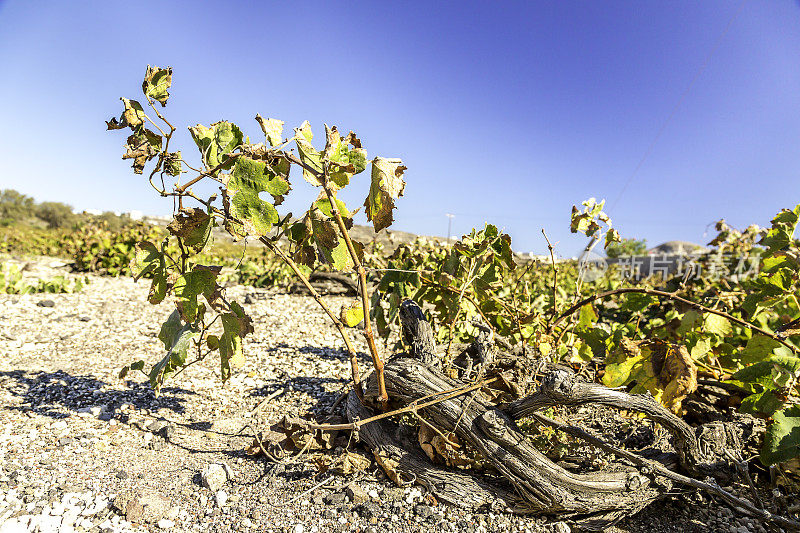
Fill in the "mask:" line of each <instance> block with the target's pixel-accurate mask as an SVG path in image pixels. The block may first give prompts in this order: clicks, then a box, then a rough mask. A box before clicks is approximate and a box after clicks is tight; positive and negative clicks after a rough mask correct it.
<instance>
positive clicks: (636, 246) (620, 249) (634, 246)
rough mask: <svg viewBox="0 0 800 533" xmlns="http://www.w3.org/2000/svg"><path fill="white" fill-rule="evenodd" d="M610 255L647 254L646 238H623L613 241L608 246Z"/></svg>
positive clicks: (607, 252)
mask: <svg viewBox="0 0 800 533" xmlns="http://www.w3.org/2000/svg"><path fill="white" fill-rule="evenodd" d="M606 255H607V256H608V257H623V256H626V255H647V241H646V240H645V239H641V240H637V239H622V241H621V242H613V243H611V244H609V245H608V248H606Z"/></svg>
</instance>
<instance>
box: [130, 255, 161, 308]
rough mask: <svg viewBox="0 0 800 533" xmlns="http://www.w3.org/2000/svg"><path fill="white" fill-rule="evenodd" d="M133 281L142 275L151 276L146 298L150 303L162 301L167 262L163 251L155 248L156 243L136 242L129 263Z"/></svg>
mask: <svg viewBox="0 0 800 533" xmlns="http://www.w3.org/2000/svg"><path fill="white" fill-rule="evenodd" d="M130 268H131V272H132V273H133V279H134V281H137V280H139V279H140V278H141V277H143V276H147V275H150V276H152V277H153V283H152V284H151V285H150V293H149V295H148V297H147V300H148V301H149V302H150V303H151V304H158V303H161V302H162V301H164V298H166V296H167V264H166V260H165V258H164V252H162V251H161V250H159V249H158V248H156V245H155V244H153V243H152V242H149V241H141V242H139V243H137V244H136V251H135V254H134V258H133V261H132V262H131V265H130Z"/></svg>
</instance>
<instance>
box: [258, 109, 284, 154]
mask: <svg viewBox="0 0 800 533" xmlns="http://www.w3.org/2000/svg"><path fill="white" fill-rule="evenodd" d="M256 121H258V124H259V126H261V131H263V132H264V135H266V137H267V141H269V144H270V145H272V146H278V145H279V144H281V135H282V134H283V121H282V120H277V119H274V118H268V119H266V120H265V119H264V117H262V116H261V115H259V114H257V115H256Z"/></svg>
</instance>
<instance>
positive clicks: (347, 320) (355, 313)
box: [339, 302, 364, 328]
mask: <svg viewBox="0 0 800 533" xmlns="http://www.w3.org/2000/svg"><path fill="white" fill-rule="evenodd" d="M339 319H340V320H341V321H342V324H344V325H345V326H347V327H348V328H354V327H356V326H357V325H359V324H360V323H361V322H362V321H363V320H364V308H363V307H362V306H361V303H360V302H353V303H352V304H350V305H349V306H344V305H343V306H342V310H341V312H340V313H339Z"/></svg>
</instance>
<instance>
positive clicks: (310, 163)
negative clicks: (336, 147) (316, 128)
mask: <svg viewBox="0 0 800 533" xmlns="http://www.w3.org/2000/svg"><path fill="white" fill-rule="evenodd" d="M313 139H314V134H313V133H312V132H311V124H309V123H308V121H307V120H306V121H305V122H303V123H302V124H301V125H300V127H299V128H295V129H294V141H295V143H297V153H298V154H299V156H300V161H302V162H303V164H304V165H306V166H307V167H309V168H310V169H312V170H313V171H314V172H310V171H309V170H306V169H305V168H304V169H303V178H304V179H305V180H306V181H307V182H309V183H310V184H311V185H314V186H315V187H320V186H322V183H320V181H319V179H317V176H316V175H315V172H316V173H317V174H322V154H321V153H320V152H319V150H317V149H316V148H314V145H312V144H311V141H312V140H313Z"/></svg>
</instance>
